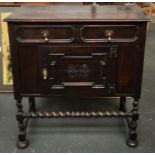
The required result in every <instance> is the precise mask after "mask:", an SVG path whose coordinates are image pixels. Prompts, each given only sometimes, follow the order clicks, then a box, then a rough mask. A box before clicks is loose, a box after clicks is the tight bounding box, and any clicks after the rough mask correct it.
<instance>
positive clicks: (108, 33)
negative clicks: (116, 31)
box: [105, 30, 113, 42]
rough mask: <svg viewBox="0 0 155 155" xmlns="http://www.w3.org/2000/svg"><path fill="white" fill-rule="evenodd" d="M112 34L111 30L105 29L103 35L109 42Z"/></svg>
mask: <svg viewBox="0 0 155 155" xmlns="http://www.w3.org/2000/svg"><path fill="white" fill-rule="evenodd" d="M112 34H113V31H111V30H107V31H106V32H105V35H106V36H107V37H108V38H107V40H108V42H111V40H112Z"/></svg>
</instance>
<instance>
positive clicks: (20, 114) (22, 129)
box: [16, 97, 29, 149]
mask: <svg viewBox="0 0 155 155" xmlns="http://www.w3.org/2000/svg"><path fill="white" fill-rule="evenodd" d="M21 101H22V98H21V97H18V98H16V105H17V115H16V119H17V121H18V127H19V134H18V141H17V147H18V148H19V149H24V148H26V147H27V146H28V144H29V142H28V140H27V139H26V124H25V122H24V111H23V106H22V104H21Z"/></svg>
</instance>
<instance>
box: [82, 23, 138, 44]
mask: <svg viewBox="0 0 155 155" xmlns="http://www.w3.org/2000/svg"><path fill="white" fill-rule="evenodd" d="M80 38H81V40H82V41H83V42H85V43H94V42H134V41H136V40H137V39H138V27H137V26H136V25H85V26H82V27H81V29H80Z"/></svg>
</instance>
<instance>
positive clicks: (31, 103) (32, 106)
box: [29, 97, 36, 112]
mask: <svg viewBox="0 0 155 155" xmlns="http://www.w3.org/2000/svg"><path fill="white" fill-rule="evenodd" d="M29 106H30V111H31V112H35V111H36V105H35V98H34V97H29Z"/></svg>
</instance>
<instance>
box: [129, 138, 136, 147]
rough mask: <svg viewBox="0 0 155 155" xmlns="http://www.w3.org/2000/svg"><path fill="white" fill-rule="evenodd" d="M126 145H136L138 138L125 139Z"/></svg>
mask: <svg viewBox="0 0 155 155" xmlns="http://www.w3.org/2000/svg"><path fill="white" fill-rule="evenodd" d="M127 145H128V146H130V147H136V146H137V145H138V140H137V139H136V140H131V139H128V140H127Z"/></svg>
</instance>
